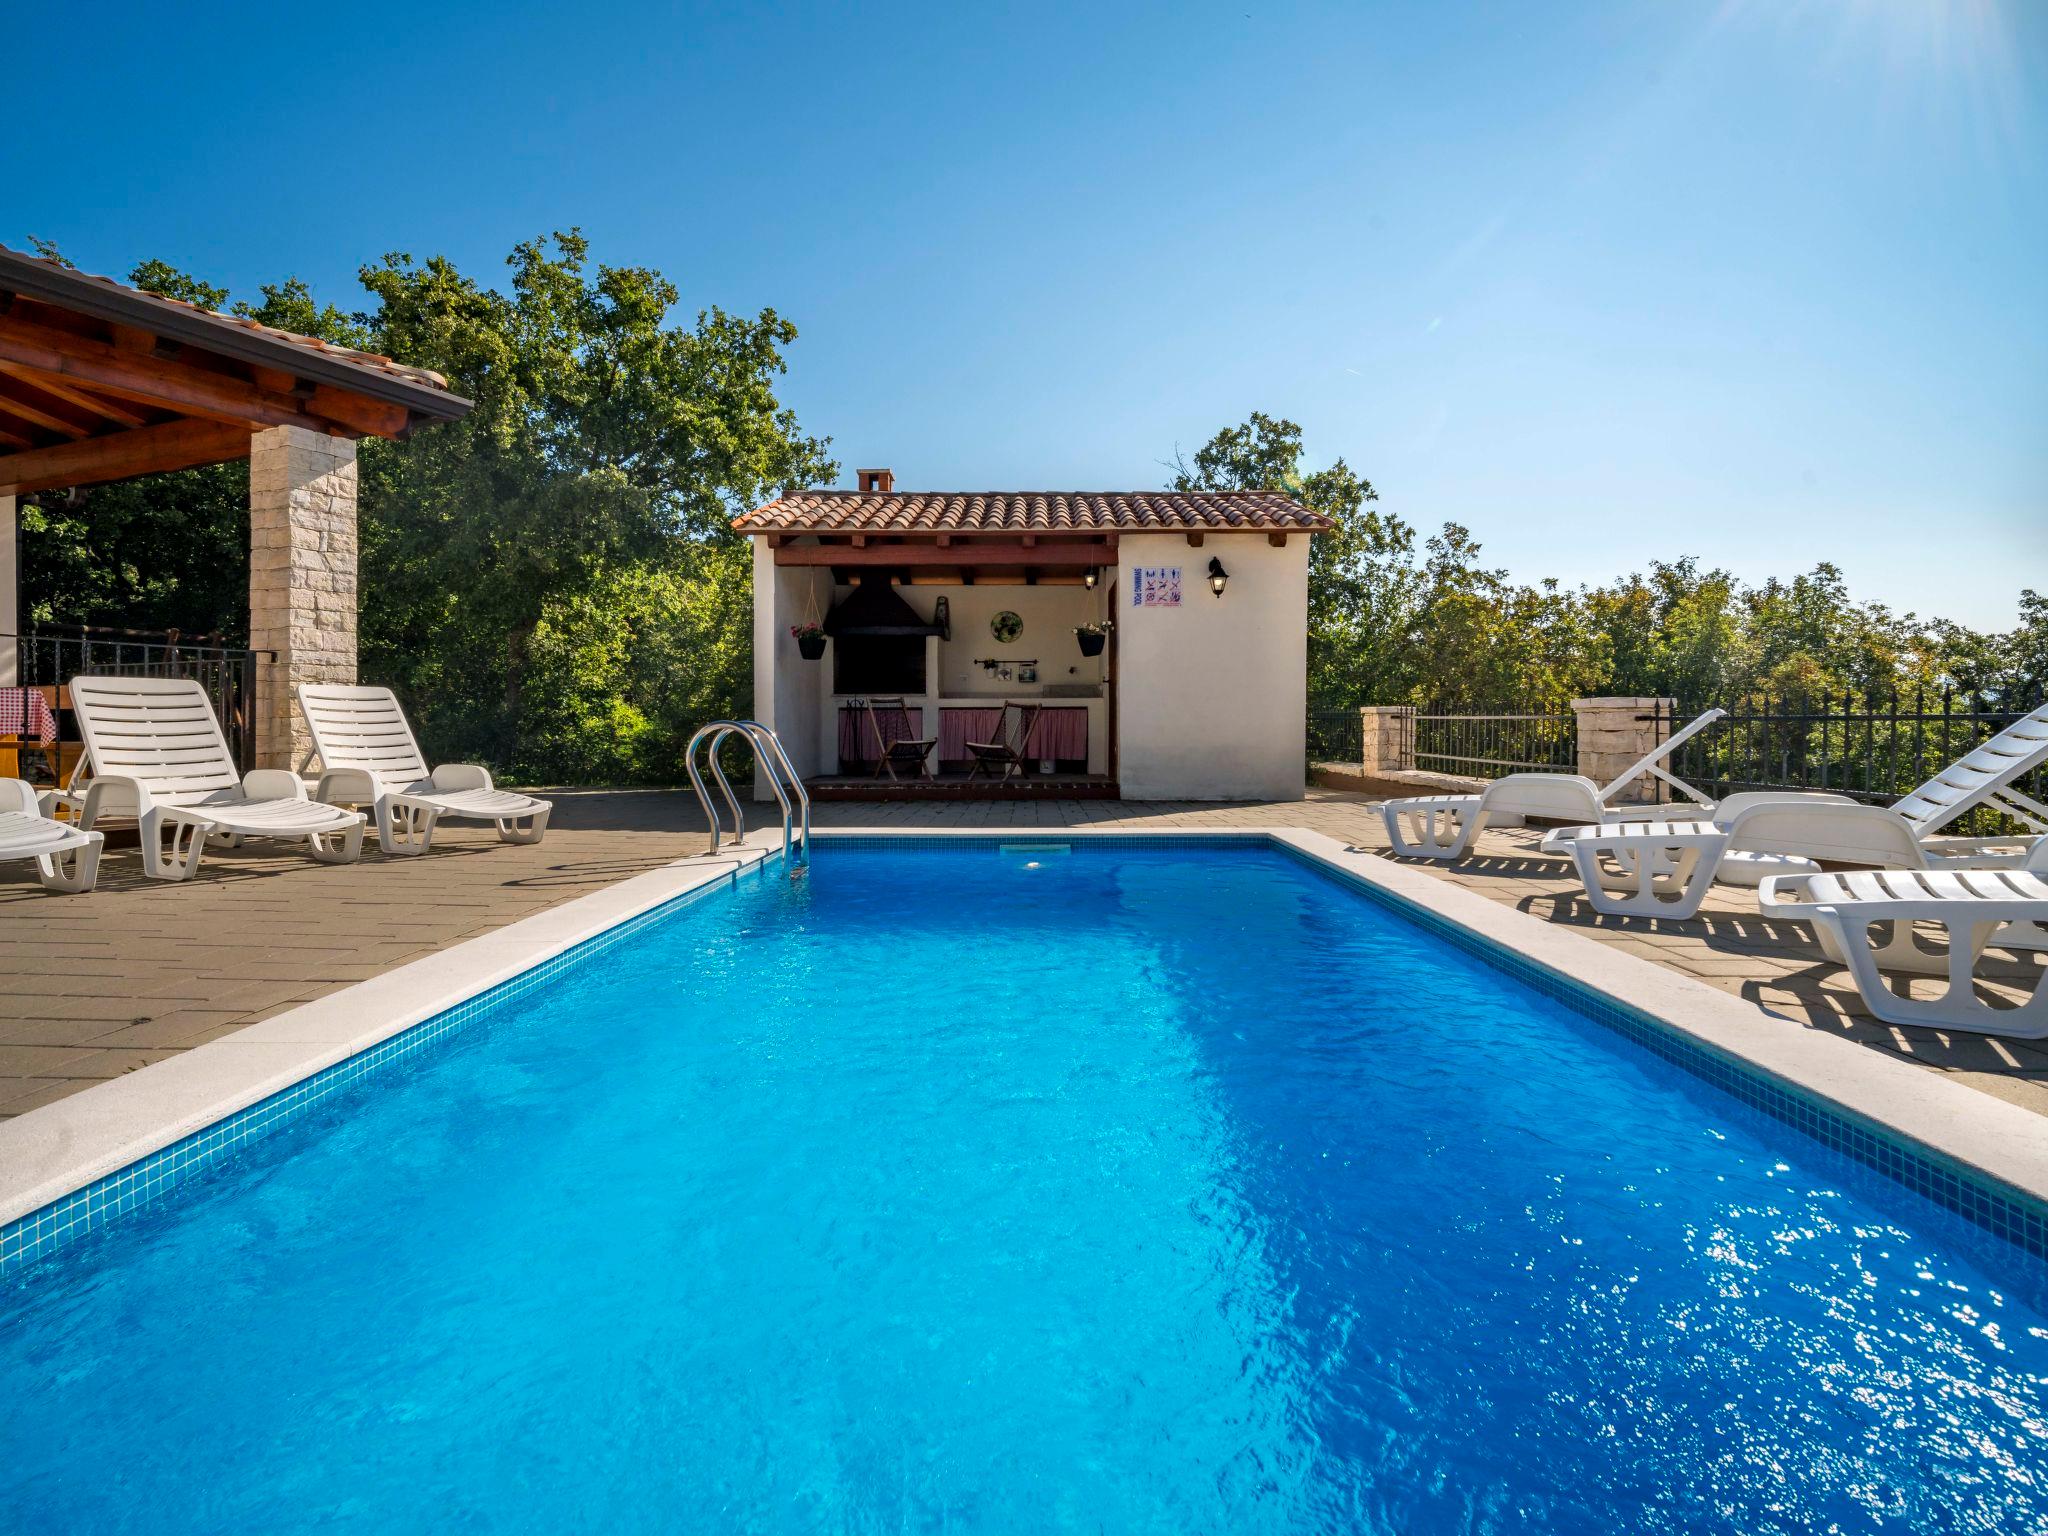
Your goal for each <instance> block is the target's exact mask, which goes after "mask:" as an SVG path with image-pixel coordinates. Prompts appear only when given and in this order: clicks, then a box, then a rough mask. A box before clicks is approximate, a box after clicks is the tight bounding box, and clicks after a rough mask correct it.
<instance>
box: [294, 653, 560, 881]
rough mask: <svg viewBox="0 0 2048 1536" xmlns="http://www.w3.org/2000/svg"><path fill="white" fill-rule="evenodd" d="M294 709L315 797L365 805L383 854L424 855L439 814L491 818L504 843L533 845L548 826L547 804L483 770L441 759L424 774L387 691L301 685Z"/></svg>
mask: <svg viewBox="0 0 2048 1536" xmlns="http://www.w3.org/2000/svg"><path fill="white" fill-rule="evenodd" d="M299 711H300V713H301V714H303V715H304V716H305V717H306V724H307V725H308V726H309V727H310V728H311V729H312V732H313V751H312V753H311V754H310V757H309V761H310V759H311V758H315V757H316V758H318V759H319V760H320V767H321V776H320V787H319V788H318V789H316V790H315V791H314V792H313V793H314V796H315V798H317V799H320V800H327V801H334V802H350V803H353V804H356V805H368V806H372V807H373V808H374V811H375V814H376V818H377V843H378V846H379V847H381V848H382V849H383V850H384V851H385V852H386V853H389V854H419V853H425V852H426V851H427V849H428V848H429V847H430V846H431V845H432V843H433V841H434V824H435V823H436V822H438V821H439V820H440V819H441V818H442V817H443V816H455V817H460V818H462V819H464V820H467V821H489V822H495V823H496V824H497V828H498V836H499V838H500V839H501V840H502V841H504V842H508V843H537V842H539V841H540V840H541V836H542V834H543V833H545V832H546V831H547V829H548V814H549V812H551V811H552V810H553V809H554V804H553V802H552V801H548V800H536V799H534V798H533V796H531V795H521V794H515V793H513V792H512V791H511V790H508V789H498V788H496V787H494V786H493V785H492V783H491V774H490V770H489V769H488V768H483V767H479V766H478V765H476V764H474V763H443V764H442V765H441V766H440V767H439V768H435V769H433V770H432V771H429V770H428V768H427V760H426V758H425V757H423V756H421V754H420V744H419V742H418V741H416V740H414V738H413V734H412V726H411V725H410V724H409V723H408V722H407V721H406V718H405V711H404V710H403V709H401V708H399V705H398V697H397V695H396V694H394V693H392V691H391V690H390V689H389V688H367V687H358V686H354V685H343V684H339V683H301V684H299ZM522 823H523V825H522Z"/></svg>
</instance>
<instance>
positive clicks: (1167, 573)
mask: <svg viewBox="0 0 2048 1536" xmlns="http://www.w3.org/2000/svg"><path fill="white" fill-rule="evenodd" d="M1131 606H1132V607H1133V608H1178V607H1179V606H1180V567H1179V566H1177V565H1134V566H1132V567H1131Z"/></svg>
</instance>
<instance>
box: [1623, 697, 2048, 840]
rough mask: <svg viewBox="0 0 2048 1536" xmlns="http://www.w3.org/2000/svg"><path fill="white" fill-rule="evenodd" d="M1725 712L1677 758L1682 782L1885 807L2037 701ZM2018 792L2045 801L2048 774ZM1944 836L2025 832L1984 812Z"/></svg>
mask: <svg viewBox="0 0 2048 1536" xmlns="http://www.w3.org/2000/svg"><path fill="white" fill-rule="evenodd" d="M1701 707H1703V706H1699V705H1688V704H1681V705H1680V706H1679V707H1678V709H1677V710H1676V718H1677V720H1678V721H1683V720H1684V719H1686V718H1687V717H1688V716H1690V715H1692V714H1696V713H1697V712H1698V710H1699V709H1700V708H1701ZM1724 707H1725V708H1726V710H1727V715H1726V717H1725V718H1724V719H1723V720H1721V721H1720V723H1719V724H1718V726H1717V727H1716V728H1715V729H1714V730H1711V731H1707V732H1703V733H1702V734H1701V735H1699V736H1696V737H1694V738H1692V739H1691V740H1690V741H1687V742H1686V743H1685V744H1684V745H1683V746H1682V747H1680V748H1679V750H1678V751H1677V752H1676V753H1675V754H1674V755H1673V771H1674V772H1676V773H1677V774H1678V776H1679V777H1680V778H1683V779H1686V780H1688V781H1689V782H1691V783H1693V784H1695V785H1697V786H1698V787H1699V788H1701V789H1702V790H1705V791H1706V792H1707V793H1709V794H1711V795H1713V796H1715V797H1716V798H1717V799H1718V798H1720V797H1723V796H1726V795H1730V794H1734V793H1737V792H1739V791H1742V790H1757V789H1813V790H1830V791H1832V792H1834V793H1836V794H1841V795H1848V796H1849V797H1850V798H1852V799H1855V800H1862V801H1865V802H1868V803H1870V804H1873V805H1889V804H1891V802H1892V801H1894V800H1897V799H1899V798H1900V797H1901V796H1903V795H1907V794H1910V793H1911V792H1912V791H1913V790H1915V789H1918V788H1919V787H1920V786H1921V785H1922V784H1925V783H1926V782H1927V781H1928V780H1929V779H1931V778H1933V777H1934V775H1935V774H1936V773H1938V772H1939V771H1940V770H1941V769H1943V768H1945V767H1947V766H1948V765H1949V764H1950V763H1953V762H1955V761H1957V760H1958V759H1959V758H1962V757H1965V756H1967V755H1968V754H1969V753H1970V752H1972V751H1974V750H1975V749H1976V748H1977V747H1978V746H1979V745H1981V744H1982V743H1983V742H1985V741H1988V740H1989V739H1990V738H1991V737H1993V736H1995V735H1997V734H1998V733H1999V732H2000V731H2002V730H2004V729H2005V728H2006V727H2008V726H2010V725H2012V724H2013V723H2014V722H2015V721H2018V720H2020V719H2022V718H2023V717H2025V716H2026V715H2027V713H2028V712H2029V711H2030V710H2032V709H2037V708H2039V707H2040V701H2039V700H2025V701H2022V700H2014V699H1990V698H1986V697H1984V696H1982V695H1975V694H1964V693H1959V692H1957V691H1956V690H1954V689H1941V690H1933V689H1922V690H1918V691H1916V692H1914V693H1910V694H1885V695H1875V696H1874V695H1871V694H1867V693H1832V692H1829V693H1822V694H1820V695H1819V696H1818V697H1817V698H1796V697H1793V698H1787V697H1776V698H1774V697H1769V696H1761V697H1747V698H1738V699H1734V700H1731V701H1730V702H1729V703H1728V704H1727V705H1726V706H1724ZM1659 713H1660V714H1661V713H1662V711H1661V710H1660V711H1659ZM1666 728H1668V727H1666ZM2015 787H2016V788H2018V789H2019V790H2020V791H2021V792H2022V793H2024V794H2027V795H2029V796H2031V797H2032V798H2034V799H2036V800H2042V799H2048V769H2037V770H2035V771H2034V772H2033V773H2031V774H2029V775H2026V776H2025V777H2023V778H2021V779H2020V780H2019V782H2018V784H2017V785H2016V786H2015ZM1942 830H1943V831H1945V832H1951V833H1955V834H1957V835H1960V836H1983V837H1996V836H2002V835H2007V834H2010V833H2014V832H2016V831H2020V830H2023V829H2021V828H2020V827H2018V826H2017V825H2016V824H2015V823H2013V822H2011V820H2010V819H2009V818H2007V817H2005V816H2003V815H2001V814H2000V813H1999V812H1998V811H1996V810H1995V809H1992V808H1990V807H1978V808H1977V809H1975V810H1972V811H1969V812H1967V813H1966V814H1965V815H1963V816H1962V817H1960V818H1958V819H1957V820H1956V822H1954V823H1953V824H1952V825H1950V826H1948V827H1945V828H1943V829H1942Z"/></svg>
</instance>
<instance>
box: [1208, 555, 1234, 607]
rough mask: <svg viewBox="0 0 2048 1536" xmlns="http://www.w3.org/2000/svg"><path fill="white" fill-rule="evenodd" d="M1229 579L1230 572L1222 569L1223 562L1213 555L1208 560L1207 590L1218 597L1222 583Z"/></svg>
mask: <svg viewBox="0 0 2048 1536" xmlns="http://www.w3.org/2000/svg"><path fill="white" fill-rule="evenodd" d="M1228 580H1230V572H1228V571H1226V570H1225V569H1223V562H1222V561H1221V560H1218V559H1215V558H1214V557H1213V556H1212V557H1211V558H1210V561H1209V590H1210V591H1211V592H1214V593H1215V594H1216V595H1217V596H1218V597H1221V596H1222V595H1223V584H1224V583H1225V582H1226V581H1228Z"/></svg>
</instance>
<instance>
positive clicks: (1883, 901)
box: [1757, 839, 2048, 1040]
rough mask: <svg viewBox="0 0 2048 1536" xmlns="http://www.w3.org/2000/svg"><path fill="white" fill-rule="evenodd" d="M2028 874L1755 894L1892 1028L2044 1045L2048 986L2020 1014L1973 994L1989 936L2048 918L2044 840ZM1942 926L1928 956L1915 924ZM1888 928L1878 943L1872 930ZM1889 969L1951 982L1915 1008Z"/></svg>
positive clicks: (1880, 874)
mask: <svg viewBox="0 0 2048 1536" xmlns="http://www.w3.org/2000/svg"><path fill="white" fill-rule="evenodd" d="M2028 862H2029V865H2030V866H2031V867H2029V868H2026V869H2017V870H2015V869H1998V870H1854V871H1847V872H1836V873H1827V874H1815V875H1773V876H1771V877H1769V878H1768V879H1766V880H1765V881H1764V883H1763V885H1762V886H1761V887H1760V888H1759V889H1758V891H1757V903H1758V905H1759V906H1760V907H1761V908H1762V909H1763V910H1764V911H1765V912H1766V913H1774V914H1777V915H1780V916H1784V917H1792V918H1799V919H1803V920H1804V921H1806V922H1809V923H1811V924H1812V925H1813V930H1814V935H1815V937H1816V938H1818V939H1819V940H1820V946H1821V948H1822V950H1824V951H1825V952H1826V954H1827V956H1828V958H1829V959H1831V960H1833V961H1835V962H1836V964H1838V965H1843V966H1846V967H1847V968H1848V971H1849V974H1850V975H1851V976H1852V977H1854V978H1855V981H1856V990H1857V991H1858V992H1860V993H1861V994H1862V995H1863V1003H1864V1006H1865V1007H1867V1008H1868V1009H1869V1010H1870V1011H1871V1012H1872V1013H1873V1014H1875V1015H1876V1016H1877V1017H1878V1018H1879V1019H1881V1020H1883V1021H1884V1022H1885V1023H1887V1024H1919V1025H1927V1026H1932V1027H1935V1028H1949V1029H1967V1030H1970V1031H1972V1032H1973V1033H1976V1034H1983V1035H2005V1036H2009V1037H2011V1038H2014V1039H2020V1040H2039V1039H2042V1038H2048V981H2042V980H2040V979H2039V977H2036V979H2035V986H2034V991H2033V995H2032V996H2031V997H2029V998H2028V999H2027V1000H2026V1001H2025V1002H2023V1003H2021V1004H2020V1005H2018V1006H2017V1007H2004V1008H2001V1007H1995V1006H1993V1005H1992V1004H1991V1003H1988V1002H1986V1001H1985V1000H1984V999H1983V998H1981V997H1979V996H1978V995H1977V990H1976V987H1975V985H1974V979H1975V975H1976V969H1977V961H1978V958H1979V957H1980V956H1981V955H1982V954H1983V952H1984V950H1985V948H1986V947H1987V946H1988V945H1989V944H1990V943H1991V941H1992V936H1993V935H1994V934H1995V933H1996V932H1997V931H1998V930H1999V929H2000V928H2003V927H2006V926H2007V925H2011V926H2012V928H2013V929H2015V930H2019V929H2023V928H2026V927H2028V926H2030V925H2032V924H2036V923H2039V922H2041V921H2043V920H2044V919H2048V879H2044V878H2043V874H2044V873H2048V839H2043V840H2042V841H2041V842H2040V843H2038V844H2037V845H2036V846H2035V848H2034V851H2033V852H2032V854H2030V855H2029V860H2028ZM1922 923H1925V924H1933V925H1936V926H1939V927H1940V928H1941V930H1942V932H1943V937H1944V938H1945V940H1946V946H1945V948H1944V949H1942V950H1940V951H1934V950H1929V949H1924V948H1922V947H1921V946H1920V945H1919V943H1918V942H1917V941H1916V939H1915V937H1914V926H1915V925H1916V924H1922ZM1878 927H1883V928H1885V929H1888V930H1889V931H1888V933H1886V934H1884V935H1883V936H1882V938H1881V941H1880V942H1876V943H1873V942H1872V930H1873V929H1874V928H1878ZM1887 970H1893V971H1906V972H1918V973H1922V974H1928V975H1937V976H1941V975H1945V976H1946V977H1947V978H1948V985H1947V987H1945V988H1944V989H1943V990H1942V994H1941V996H1940V997H1938V998H1932V999H1929V1000H1927V1001H1924V1002H1922V1001H1916V1000H1914V999H1913V998H1911V997H1902V996H1900V995H1899V994H1898V993H1897V992H1894V991H1893V990H1892V989H1891V988H1890V987H1889V986H1887V985H1886V983H1885V979H1884V975H1883V972H1884V971H1887Z"/></svg>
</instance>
